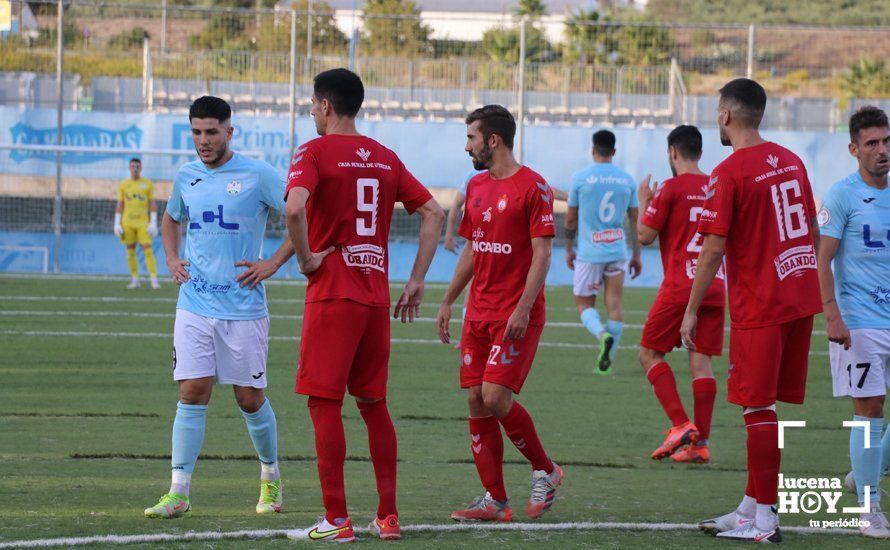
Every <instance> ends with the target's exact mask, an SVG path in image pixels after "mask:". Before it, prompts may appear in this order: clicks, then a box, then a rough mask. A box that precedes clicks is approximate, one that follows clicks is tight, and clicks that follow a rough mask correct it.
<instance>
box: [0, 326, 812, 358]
mask: <svg viewBox="0 0 890 550" xmlns="http://www.w3.org/2000/svg"><path fill="white" fill-rule="evenodd" d="M0 335H3V336H75V337H103V338H168V339H172V338H173V334H172V333H163V332H93V331H61V330H60V331H52V330H11V329H9V330H0ZM269 340H272V341H276V342H281V341H284V342H299V341H300V337H299V336H270V337H269ZM390 342H392V343H393V344H432V345H438V346H441V345H444V344H442V342H440V341H439V340H429V339H426V340H425V339H421V338H390ZM538 347H542V348H567V349H586V350H591V349H593V346H592V345H591V344H573V343H570V342H540V343H539V344H538ZM618 349H633V350H636V349H640V346H637V345H633V346H618ZM810 355H828V352H827V351H813V350H810Z"/></svg>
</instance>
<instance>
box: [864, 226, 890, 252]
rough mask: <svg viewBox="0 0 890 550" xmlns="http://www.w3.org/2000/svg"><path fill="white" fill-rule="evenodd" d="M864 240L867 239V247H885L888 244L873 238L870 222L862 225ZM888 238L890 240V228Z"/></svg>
mask: <svg viewBox="0 0 890 550" xmlns="http://www.w3.org/2000/svg"><path fill="white" fill-rule="evenodd" d="M862 240H863V241H865V246H866V247H867V248H884V247H885V246H887V245H885V244H884V243H883V242H881V241H873V240H871V226H870V225H868V224H863V225H862ZM887 240H890V229H888V230H887Z"/></svg>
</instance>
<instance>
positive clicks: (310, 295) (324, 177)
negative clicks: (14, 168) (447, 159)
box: [285, 135, 432, 307]
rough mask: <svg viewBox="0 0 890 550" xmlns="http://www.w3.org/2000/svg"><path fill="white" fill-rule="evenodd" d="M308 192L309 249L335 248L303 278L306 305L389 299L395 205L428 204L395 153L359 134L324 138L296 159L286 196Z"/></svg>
mask: <svg viewBox="0 0 890 550" xmlns="http://www.w3.org/2000/svg"><path fill="white" fill-rule="evenodd" d="M294 187H303V188H305V189H307V190H308V191H309V201H308V202H307V203H306V216H307V218H308V222H309V246H310V247H311V248H312V251H313V252H320V251H323V250H326V249H327V248H329V247H331V246H333V247H335V250H334V252H333V253H331V254H330V255H328V256H327V257H326V258H325V259H324V261H323V262H322V265H321V267H320V268H318V270H317V271H315V272H314V273H312V274H310V275H309V277H308V278H309V285H308V287H307V288H306V302H307V303H308V302H320V301H322V300H338V299H340V300H342V299H345V300H352V301H354V302H358V303H360V304H365V305H369V306H386V307H388V306H389V304H390V301H389V257H388V247H387V243H388V241H389V227H390V223H391V222H392V213H393V208H394V205H395V203H396V202H401V203H402V204H404V205H405V209H406V210H408V212H409V213H413V212H414V211H415V210H416V209H417V208H419V207H420V206H423V205H424V204H426V202H427V201H429V200H430V199H431V198H432V195H430V192H429V191H427V189H426V188H425V187H424V186H423V185H421V184H420V182H419V181H417V179H416V178H415V177H414V176H412V175H411V173H410V172H409V171H408V169H407V168H405V165H404V164H402V161H401V160H399V157H398V156H396V154H395V153H394V152H392V151H390V150H389V149H387V148H386V147H384V146H383V145H381V144H379V143H377V142H376V141H374V140H373V139H371V138H369V137H365V136H345V135H329V136H322V137H320V138H317V139H314V140H312V141H309V142H307V143H304V144H303V145H301V146H300V147H299V148H298V149H297V151H296V152H295V153H294V158H293V163H292V164H291V168H290V172H289V173H288V176H287V190H286V191H285V197H286V196H287V193H289V192H290V190H291V189H293V188H294Z"/></svg>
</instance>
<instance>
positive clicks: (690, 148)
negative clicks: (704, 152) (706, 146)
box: [668, 124, 702, 160]
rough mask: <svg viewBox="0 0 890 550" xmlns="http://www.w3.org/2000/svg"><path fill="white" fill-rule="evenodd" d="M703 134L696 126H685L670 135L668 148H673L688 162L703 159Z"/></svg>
mask: <svg viewBox="0 0 890 550" xmlns="http://www.w3.org/2000/svg"><path fill="white" fill-rule="evenodd" d="M701 142H702V139H701V132H699V131H698V128H696V127H695V126H690V125H688V124H683V125H680V126H677V127H676V128H674V129H673V130H671V133H670V134H668V147H673V148H675V149H676V150H677V152H678V153H680V156H681V157H683V158H684V159H686V160H698V159H700V158H701Z"/></svg>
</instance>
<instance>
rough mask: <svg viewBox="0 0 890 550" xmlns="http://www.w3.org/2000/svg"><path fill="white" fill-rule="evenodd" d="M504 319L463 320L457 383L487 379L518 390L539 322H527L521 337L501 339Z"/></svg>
mask: <svg viewBox="0 0 890 550" xmlns="http://www.w3.org/2000/svg"><path fill="white" fill-rule="evenodd" d="M506 328H507V321H464V330H463V334H462V335H461V338H460V344H461V369H460V387H461V388H469V387H471V386H479V385H481V384H482V382H491V383H492V384H497V385H499V386H504V387H506V388H510V389H511V390H513V393H519V391H520V390H522V385H523V384H524V383H525V379H526V377H528V373H529V371H530V370H531V368H532V363H533V362H534V360H535V352H537V351H538V341H539V340H540V339H541V333H542V332H543V331H544V326H543V325H537V326H533V325H529V327H528V329H526V331H525V336H523V337H522V340H511V341H509V342H504V329H506Z"/></svg>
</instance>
